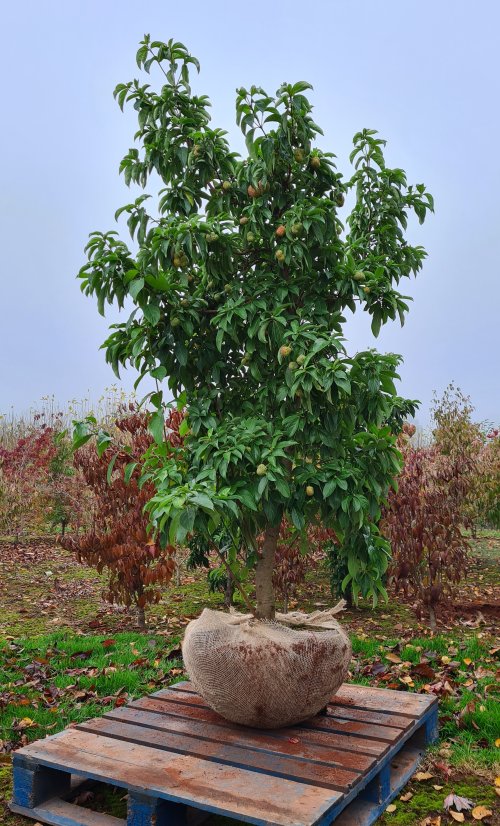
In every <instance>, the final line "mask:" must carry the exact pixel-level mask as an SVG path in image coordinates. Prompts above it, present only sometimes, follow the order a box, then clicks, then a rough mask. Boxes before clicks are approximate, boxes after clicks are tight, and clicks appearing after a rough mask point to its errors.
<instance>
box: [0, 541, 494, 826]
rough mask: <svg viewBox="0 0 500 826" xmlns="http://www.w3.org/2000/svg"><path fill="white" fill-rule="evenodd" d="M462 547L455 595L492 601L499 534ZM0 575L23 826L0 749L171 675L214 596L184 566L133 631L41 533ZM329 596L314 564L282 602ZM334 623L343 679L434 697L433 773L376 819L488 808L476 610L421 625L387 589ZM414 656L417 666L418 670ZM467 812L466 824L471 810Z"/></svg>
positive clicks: (486, 708) (7, 558) (7, 819)
mask: <svg viewBox="0 0 500 826" xmlns="http://www.w3.org/2000/svg"><path fill="white" fill-rule="evenodd" d="M474 547H475V558H474V560H473V561H472V562H471V566H470V570H471V571H472V572H473V573H472V575H471V578H470V582H469V583H468V584H467V585H466V586H465V589H464V591H463V592H462V594H461V595H460V597H459V598H460V599H461V600H462V601H469V600H471V599H472V600H475V601H478V600H479V601H480V600H481V599H482V598H483V597H484V599H485V600H487V601H489V603H491V602H492V600H493V601H494V600H495V599H497V596H496V594H497V590H496V589H497V588H498V560H499V559H500V534H499V533H498V532H496V533H494V532H488V533H486V532H482V533H481V535H480V536H479V537H478V539H477V541H476V542H475V545H474ZM47 571H50V574H47ZM2 575H3V582H1V581H0V601H4V602H5V611H4V612H3V613H2V620H1V625H0V635H1V634H2V633H3V638H1V637H0V741H3V742H0V824H1V826H26V824H27V823H28V821H26V820H25V819H24V818H20V817H16V816H13V815H11V814H10V813H9V812H8V811H7V808H6V806H5V801H6V800H7V799H8V797H9V794H10V792H9V783H10V765H9V762H10V756H9V753H8V752H9V750H10V749H12V748H17V747H18V746H19V745H23V744H24V743H27V742H30V741H32V740H34V739H38V738H40V737H44V736H46V735H48V734H53V733H56V732H57V731H59V730H61V729H62V728H64V727H65V726H67V725H68V724H70V723H73V722H78V721H80V720H84V719H88V718H90V717H96V716H99V715H101V714H103V713H104V712H105V711H106V710H109V709H111V708H113V707H116V706H117V705H122V704H124V703H125V702H127V701H128V700H130V699H132V698H134V697H137V696H140V695H143V694H145V693H148V692H151V691H155V690H158V689H159V688H161V687H166V686H167V685H169V684H170V683H172V682H174V681H176V680H179V679H182V678H183V671H182V663H181V662H180V660H179V652H178V643H179V639H180V635H181V632H182V629H183V627H184V626H185V625H186V623H187V622H188V621H189V619H190V618H192V617H195V616H197V615H198V614H199V613H200V611H201V610H202V608H203V607H204V606H206V605H209V606H211V607H220V606H221V604H222V595H221V594H209V593H208V589H207V584H206V578H205V574H204V573H203V572H197V573H195V574H191V573H189V574H185V575H183V583H182V584H181V585H179V586H176V585H175V584H171V585H170V587H169V588H168V589H167V591H166V594H165V600H164V601H163V602H162V603H161V604H160V605H158V606H155V607H154V609H153V611H152V612H151V614H150V625H151V627H150V630H149V632H147V633H146V634H144V633H140V632H139V631H138V630H137V629H135V628H134V623H135V617H134V615H133V613H131V612H128V611H123V610H122V609H116V608H114V607H112V606H109V605H107V604H106V603H103V602H102V600H101V597H100V592H101V589H102V584H103V580H102V578H101V577H99V576H98V575H97V574H95V573H94V572H93V571H91V570H89V569H86V568H83V567H82V566H78V565H77V564H76V563H75V561H74V559H73V558H72V557H71V556H70V555H68V554H67V553H66V552H65V551H63V550H62V549H61V548H54V547H52V546H49V545H48V544H47V545H46V544H45V543H41V547H40V548H36V549H35V550H34V551H33V548H31V549H30V546H29V545H27V546H26V547H25V548H21V549H20V550H19V551H16V552H15V553H10V551H9V553H8V554H2V553H1V546H0V576H2ZM5 597H6V598H5ZM329 604H331V597H330V595H329V593H328V588H327V580H326V576H325V573H324V571H323V570H322V569H321V568H318V569H317V570H315V571H312V572H310V573H309V574H308V576H307V580H306V583H305V584H304V585H303V586H302V588H301V589H300V590H299V592H298V594H297V596H296V599H295V601H294V603H293V604H292V605H291V607H292V608H293V607H298V608H300V609H303V610H313V609H314V608H317V607H322V606H325V607H326V606H327V605H329ZM468 616H470V617H471V618H472V619H474V616H475V614H471V615H468ZM342 621H343V622H344V623H345V624H346V625H347V626H348V628H349V630H350V633H351V638H352V643H353V660H352V663H351V679H352V680H353V681H354V682H358V683H362V684H367V685H378V686H381V687H382V686H386V687H389V688H398V689H400V690H404V691H416V692H419V691H422V692H428V691H433V692H435V693H437V694H438V696H439V700H440V742H439V744H438V745H437V746H436V747H435V748H433V749H431V750H430V752H429V756H428V758H427V765H428V767H429V768H430V770H431V772H432V773H433V775H434V778H433V780H432V781H427V782H425V783H419V782H417V781H413V782H412V783H410V785H409V786H408V787H407V789H405V792H406V791H408V789H409V790H410V793H411V794H412V797H411V799H410V800H407V801H401V800H399V799H398V800H396V801H395V804H396V810H395V811H394V812H392V813H387V814H385V815H384V816H383V818H381V820H380V823H381V824H383V826H386V824H389V823H393V824H398V826H418V825H419V824H420V823H421V822H422V821H424V820H425V818H426V817H427V816H428V815H432V816H435V817H437V816H438V814H441V815H442V817H443V820H442V826H445V823H449V822H450V823H451V822H453V821H452V820H451V818H450V817H449V816H447V815H446V814H445V812H444V809H443V801H444V798H445V797H446V795H447V794H449V793H451V792H454V793H455V794H459V795H462V796H465V797H469V798H471V799H472V800H474V802H475V803H477V804H482V805H486V806H489V807H490V808H492V809H493V808H494V804H495V801H496V800H498V798H497V795H496V793H495V789H494V787H493V780H494V777H495V775H496V774H498V773H500V767H499V757H500V749H499V748H498V747H497V745H496V738H498V737H499V736H500V703H499V699H500V696H499V695H500V687H499V683H498V679H497V677H498V671H497V668H498V656H499V652H500V650H498V649H497V646H498V643H497V642H495V638H494V633H495V631H496V630H497V629H496V627H495V623H494V621H491V622H490V620H489V619H488V618H487V619H486V620H484V622H483V621H481V623H478V624H477V627H474V625H475V624H476V623H474V622H473V623H472V624H470V623H469V625H464V624H463V623H462V622H460V621H459V620H453V619H451V620H450V619H449V618H448V619H447V620H446V621H445V623H444V624H442V625H441V627H440V632H439V633H438V634H433V633H432V632H431V631H430V630H429V629H428V628H427V627H426V626H425V624H421V623H419V622H418V621H417V619H416V618H415V616H414V614H413V613H412V611H411V610H410V608H409V606H408V605H406V604H404V603H401V602H399V601H397V600H395V599H392V600H391V601H390V602H389V604H388V605H383V606H381V607H380V608H379V609H377V610H375V611H374V610H373V609H371V608H370V607H369V606H368V605H365V606H362V607H361V608H360V609H358V610H354V611H348V612H346V613H345V614H344V615H342ZM422 664H423V665H424V666H425V667H426V668H424V671H423V673H419V670H418V669H419V666H422ZM415 669H416V670H415ZM2 746H3V748H2ZM434 785H440V786H442V787H443V788H442V789H439V790H436V789H434V788H433V787H434ZM2 798H3V802H4V807H3V812H2ZM123 807H124V801H123V793H122V792H120V793H116V792H114V791H112V790H110V789H109V788H107V787H102V788H101V789H100V790H99V791H98V792H96V797H95V800H94V801H93V802H92V808H97V809H102V810H104V811H107V812H108V813H110V814H116V815H118V816H123V811H122V810H123ZM495 817H497V815H494V816H493V819H491V818H490V819H489V820H486V821H485V823H487V824H488V826H491V824H493V823H497V822H498V823H500V815H499V816H498V820H495ZM466 820H468V821H470V822H472V821H471V818H470V815H467V816H466ZM212 822H213V823H215V822H218V823H222V822H229V821H227V820H224V821H223V820H222V819H213V821H212Z"/></svg>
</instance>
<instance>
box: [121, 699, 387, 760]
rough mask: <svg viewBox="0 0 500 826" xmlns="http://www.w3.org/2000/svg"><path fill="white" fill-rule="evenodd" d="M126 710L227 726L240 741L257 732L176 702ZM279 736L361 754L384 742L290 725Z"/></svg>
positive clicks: (377, 751)
mask: <svg viewBox="0 0 500 826" xmlns="http://www.w3.org/2000/svg"><path fill="white" fill-rule="evenodd" d="M128 707H129V708H138V709H144V710H146V711H155V712H158V713H160V714H165V715H168V716H169V717H170V716H173V717H175V718H177V719H179V718H180V719H185V720H198V721H200V722H207V723H213V724H214V725H219V726H231V727H232V728H233V730H234V731H238V732H239V733H240V736H241V738H242V740H244V738H245V737H246V736H247V732H255V731H258V729H249V728H246V727H245V726H236V725H234V724H231V723H228V722H227V721H226V720H224V718H223V717H221V716H220V715H219V714H216V713H215V711H212V710H211V709H209V708H206V709H205V708H198V707H195V706H182V705H180V704H177V703H169V702H168V701H166V700H162V699H155V698H153V697H142V698H140V699H138V700H133V701H132V702H131V703H130V705H129V706H128ZM270 733H272V734H273V736H277V734H276V730H272V731H270ZM279 735H280V736H284V737H294V738H298V739H299V740H301V741H302V742H307V743H318V744H320V745H324V746H327V747H330V748H339V749H343V750H345V751H355V752H357V753H361V754H370V755H377V756H380V755H382V754H383V753H384V752H385V751H387V742H386V741H383V740H364V741H361V740H360V739H359V738H358V737H355V736H354V735H351V734H349V733H348V732H346V733H344V734H336V733H335V732H334V731H331V730H330V731H321V730H318V731H315V730H314V729H313V728H311V727H309V728H305V727H299V726H291V727H290V728H287V729H279Z"/></svg>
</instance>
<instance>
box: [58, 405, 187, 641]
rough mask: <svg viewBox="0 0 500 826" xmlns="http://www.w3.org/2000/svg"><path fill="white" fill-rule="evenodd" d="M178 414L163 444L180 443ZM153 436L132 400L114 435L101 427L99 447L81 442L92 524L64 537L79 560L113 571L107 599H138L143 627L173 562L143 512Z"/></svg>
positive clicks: (77, 457)
mask: <svg viewBox="0 0 500 826" xmlns="http://www.w3.org/2000/svg"><path fill="white" fill-rule="evenodd" d="M180 419H181V417H180V416H179V414H177V415H176V414H173V415H172V416H171V417H170V420H169V422H168V427H166V428H165V443H164V444H165V445H166V444H167V440H168V444H169V445H171V446H172V447H173V446H174V445H179V444H180V438H179V435H178V425H179V420H180ZM85 440H86V437H83V441H85ZM151 442H152V437H151V435H150V433H149V431H148V414H147V413H144V412H139V411H138V410H137V409H135V408H134V406H133V405H130V406H129V409H128V410H123V415H122V416H121V418H119V419H117V420H116V422H115V433H114V434H113V435H111V434H109V433H106V432H104V431H100V433H99V435H98V440H97V451H96V450H95V449H94V447H93V446H90V445H83V444H82V446H81V447H80V448H79V449H78V450H77V452H76V454H75V465H76V467H77V468H78V469H79V470H80V471H81V472H82V474H83V478H84V479H85V483H86V485H87V486H88V487H89V488H90V490H91V491H92V494H93V499H94V510H93V514H92V521H91V526H90V528H88V529H87V530H85V532H84V533H82V534H80V533H76V534H74V535H73V536H67V537H64V538H63V539H62V540H61V544H62V545H63V547H64V548H66V549H68V550H71V551H73V552H75V553H76V555H77V557H78V561H79V562H85V563H87V564H88V565H91V566H92V567H94V568H96V569H97V570H98V571H99V572H102V571H103V570H104V569H107V570H108V571H109V581H108V584H107V590H106V593H105V596H106V599H108V601H109V602H112V603H113V602H116V603H119V604H122V605H127V606H129V605H135V606H136V607H137V618H138V624H139V627H140V628H144V627H145V609H146V606H147V605H148V604H151V603H155V602H158V601H159V599H160V596H161V593H160V590H159V586H160V585H165V584H167V583H168V582H169V581H170V579H171V577H172V573H173V571H174V568H175V563H174V558H173V557H174V553H175V549H174V548H173V547H172V546H167V547H166V548H163V549H162V548H161V547H160V544H159V542H158V541H155V539H154V538H152V537H151V534H150V532H149V531H148V518H147V516H146V515H145V513H144V507H145V505H146V503H147V502H148V500H149V499H150V498H151V496H152V493H153V488H152V485H151V483H150V482H147V481H145V482H144V480H142V481H141V480H140V473H141V464H140V462H141V458H142V456H143V455H144V453H145V452H146V450H147V448H148V447H149V445H150V444H151Z"/></svg>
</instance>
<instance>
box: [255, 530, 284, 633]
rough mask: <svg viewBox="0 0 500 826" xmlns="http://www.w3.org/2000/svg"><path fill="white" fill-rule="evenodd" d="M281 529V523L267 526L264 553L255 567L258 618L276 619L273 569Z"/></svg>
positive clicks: (256, 614) (256, 612)
mask: <svg viewBox="0 0 500 826" xmlns="http://www.w3.org/2000/svg"><path fill="white" fill-rule="evenodd" d="M279 530H280V528H279V525H276V526H275V527H272V526H271V525H268V527H267V528H266V531H265V533H264V544H263V546H262V553H261V555H260V557H259V559H258V561H257V565H256V568H255V596H256V608H255V616H256V617H257V618H258V619H274V614H275V602H274V588H273V571H274V562H275V558H276V546H277V544H278V536H279Z"/></svg>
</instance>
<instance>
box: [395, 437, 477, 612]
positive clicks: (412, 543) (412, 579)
mask: <svg viewBox="0 0 500 826" xmlns="http://www.w3.org/2000/svg"><path fill="white" fill-rule="evenodd" d="M414 432H415V428H414V426H413V425H405V428H404V432H403V434H402V435H401V437H400V439H399V446H400V448H401V450H402V453H403V458H404V465H403V470H402V472H401V475H400V476H399V478H398V486H397V490H393V491H391V492H390V494H389V501H388V506H387V508H386V510H385V513H384V518H383V521H382V530H383V532H384V534H385V535H386V536H387V537H388V538H389V540H390V543H391V547H392V552H393V560H392V564H391V568H390V578H391V580H392V581H393V582H394V584H395V586H396V591H398V590H400V591H402V592H403V593H404V594H405V596H406V597H411V598H413V599H414V600H415V603H416V607H417V610H418V612H419V613H423V611H427V613H428V616H429V620H430V625H431V627H432V628H435V627H436V610H437V608H438V606H439V604H440V603H442V602H443V601H444V600H445V598H446V597H447V596H448V595H449V594H450V593H451V592H452V588H453V585H455V584H457V583H458V582H459V581H460V580H461V579H462V577H463V576H464V575H465V571H466V562H467V552H468V549H469V543H468V541H467V538H466V536H465V535H464V532H463V529H465V528H470V526H471V519H470V516H469V515H468V514H467V510H466V509H465V508H464V507H463V503H464V501H466V499H467V496H468V494H469V489H470V479H469V467H468V462H467V459H466V458H464V454H463V453H462V452H461V451H456V452H453V453H451V454H450V453H448V454H445V453H441V452H440V450H439V448H438V446H437V445H435V444H434V445H432V446H430V447H414V446H413V445H412V443H411V440H410V437H411V436H412V435H413V433H414Z"/></svg>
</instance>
